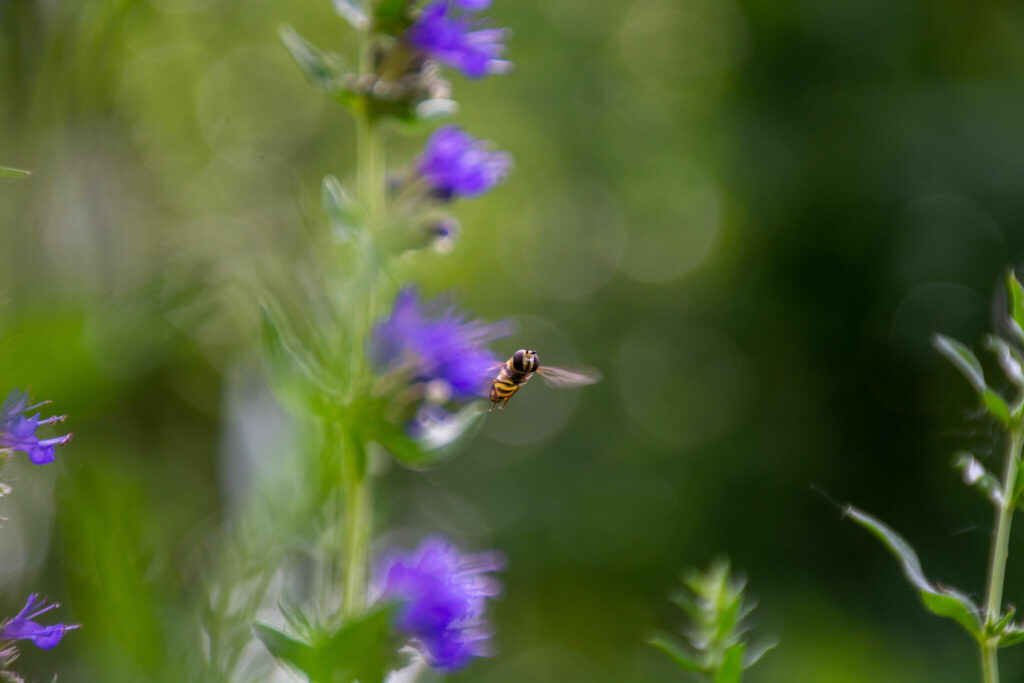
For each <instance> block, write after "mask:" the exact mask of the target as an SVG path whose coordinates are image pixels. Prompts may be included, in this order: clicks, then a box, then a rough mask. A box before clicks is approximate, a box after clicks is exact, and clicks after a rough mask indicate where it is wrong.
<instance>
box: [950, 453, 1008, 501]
mask: <svg viewBox="0 0 1024 683" xmlns="http://www.w3.org/2000/svg"><path fill="white" fill-rule="evenodd" d="M955 467H956V468H957V469H958V470H960V475H961V476H962V477H963V479H964V483H965V484H967V485H968V486H971V487H973V488H976V489H977V490H979V491H981V492H982V493H983V494H984V495H985V497H986V498H988V499H989V501H990V502H991V503H992V504H993V505H1002V504H1003V492H1002V487H1001V486H1000V485H999V480H998V479H996V478H995V477H994V476H992V475H991V474H989V472H988V471H987V470H986V469H985V467H984V466H983V465H982V464H981V463H980V462H978V459H977V458H975V457H974V456H973V455H971V454H970V453H966V452H962V453H960V454H959V455H958V456H957V459H956V464H955Z"/></svg>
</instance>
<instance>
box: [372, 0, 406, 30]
mask: <svg viewBox="0 0 1024 683" xmlns="http://www.w3.org/2000/svg"><path fill="white" fill-rule="evenodd" d="M406 4H407V0H377V1H376V5H375V6H374V12H373V20H374V26H373V28H374V30H375V31H378V32H380V33H389V34H391V35H394V36H397V35H398V34H399V33H401V32H403V31H404V30H405V29H407V28H408V27H409V25H410V17H409V15H408V14H407V13H406Z"/></svg>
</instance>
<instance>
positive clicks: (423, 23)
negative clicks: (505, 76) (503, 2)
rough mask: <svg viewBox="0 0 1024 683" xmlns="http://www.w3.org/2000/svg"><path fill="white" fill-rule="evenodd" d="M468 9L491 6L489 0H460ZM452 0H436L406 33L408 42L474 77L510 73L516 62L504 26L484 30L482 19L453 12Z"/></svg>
mask: <svg viewBox="0 0 1024 683" xmlns="http://www.w3.org/2000/svg"><path fill="white" fill-rule="evenodd" d="M455 4H458V5H459V6H461V7H462V8H464V9H467V10H478V9H484V8H486V7H487V5H488V4H490V3H489V0H457V2H456V3H455ZM452 9H453V3H452V1H451V0H434V1H433V2H431V3H430V4H429V5H427V6H426V7H424V8H423V11H421V12H420V14H419V16H418V17H416V22H415V23H414V24H413V25H412V26H411V27H409V30H408V31H407V32H406V34H405V39H406V42H408V43H409V44H410V45H412V46H413V47H415V48H417V49H419V50H422V51H423V52H425V53H426V54H427V55H429V56H431V57H433V58H434V59H436V60H437V61H439V62H441V63H442V64H447V65H448V66H450V67H453V68H455V69H458V70H459V71H461V72H462V73H464V74H465V75H466V76H469V77H470V78H482V77H484V76H486V75H488V74H498V73H507V72H508V71H509V70H511V68H512V62H509V61H507V60H504V59H500V57H501V54H502V53H503V52H504V51H505V46H504V45H503V44H502V42H501V41H502V40H504V39H505V35H506V31H504V30H503V29H481V28H480V22H479V21H477V20H473V19H470V18H468V17H467V16H465V15H462V14H456V13H455V12H453V11H452Z"/></svg>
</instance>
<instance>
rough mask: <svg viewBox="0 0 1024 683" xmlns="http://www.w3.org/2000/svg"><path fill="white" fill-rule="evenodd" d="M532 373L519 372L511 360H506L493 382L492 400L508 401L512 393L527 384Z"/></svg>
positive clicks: (495, 401)
mask: <svg viewBox="0 0 1024 683" xmlns="http://www.w3.org/2000/svg"><path fill="white" fill-rule="evenodd" d="M532 374H533V373H532V372H519V371H518V370H516V369H515V368H514V367H513V366H512V362H511V361H508V362H506V363H505V364H504V365H502V366H501V370H499V371H498V376H497V377H495V378H494V381H493V382H491V395H490V399H491V401H493V402H494V403H498V402H500V401H505V402H508V400H509V399H510V398H512V395H513V394H515V393H516V392H517V391H519V387H521V386H522V385H524V384H526V382H527V381H528V380H529V379H530V376H531V375H532Z"/></svg>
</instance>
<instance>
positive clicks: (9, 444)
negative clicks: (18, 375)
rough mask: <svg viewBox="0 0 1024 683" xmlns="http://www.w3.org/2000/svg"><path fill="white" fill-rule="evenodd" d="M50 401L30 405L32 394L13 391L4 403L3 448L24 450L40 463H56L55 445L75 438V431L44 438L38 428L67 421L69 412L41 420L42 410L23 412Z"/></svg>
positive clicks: (0, 436)
mask: <svg viewBox="0 0 1024 683" xmlns="http://www.w3.org/2000/svg"><path fill="white" fill-rule="evenodd" d="M48 403H49V401H43V402H42V403H37V404H35V405H33V406H30V405H29V404H28V393H27V392H24V391H19V390H18V389H13V390H11V393H9V394H7V398H6V399H4V402H3V405H2V406H0V450H2V449H5V448H6V449H11V450H15V451H21V452H23V453H25V454H26V455H27V456H28V459H29V460H31V461H32V462H33V463H35V464H36V465H45V464H46V463H48V462H53V460H54V453H53V449H54V447H55V446H63V445H64V444H66V443H67V442H68V441H70V440H71V434H65V435H64V436H58V437H55V438H53V439H44V440H42V441H40V440H39V438H38V437H37V436H36V429H37V428H38V427H39V425H47V424H53V423H54V422H63V421H64V418H65V417H66V416H65V415H56V416H54V417H48V418H46V419H45V420H40V419H39V413H36V414H35V415H32V416H31V417H26V416H25V415H23V413H27V412H28V411H30V410H35V409H36V408H39V407H41V406H45V405H46V404H48Z"/></svg>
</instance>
